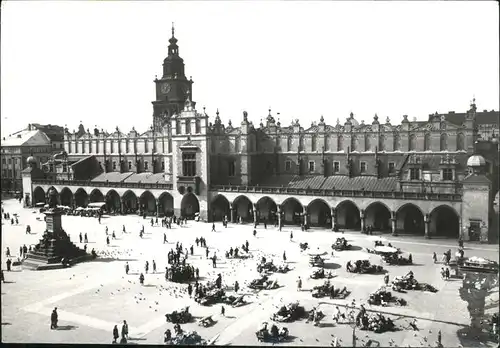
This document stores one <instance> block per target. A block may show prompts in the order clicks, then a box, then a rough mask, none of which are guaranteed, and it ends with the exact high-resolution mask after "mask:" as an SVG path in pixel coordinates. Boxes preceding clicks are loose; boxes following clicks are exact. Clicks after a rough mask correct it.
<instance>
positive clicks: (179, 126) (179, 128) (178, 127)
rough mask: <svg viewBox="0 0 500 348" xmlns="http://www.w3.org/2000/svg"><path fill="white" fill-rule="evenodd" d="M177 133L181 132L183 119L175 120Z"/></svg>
mask: <svg viewBox="0 0 500 348" xmlns="http://www.w3.org/2000/svg"><path fill="white" fill-rule="evenodd" d="M175 133H176V134H181V121H179V120H175Z"/></svg>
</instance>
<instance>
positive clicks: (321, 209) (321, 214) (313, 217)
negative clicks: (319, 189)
mask: <svg viewBox="0 0 500 348" xmlns="http://www.w3.org/2000/svg"><path fill="white" fill-rule="evenodd" d="M307 213H308V214H309V221H308V223H309V225H310V226H313V227H328V228H331V226H332V210H331V209H330V207H329V206H328V204H326V202H325V201H323V200H321V199H317V200H314V201H312V202H311V203H310V204H309V206H308V207H307Z"/></svg>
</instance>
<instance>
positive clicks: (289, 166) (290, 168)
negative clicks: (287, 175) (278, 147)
mask: <svg viewBox="0 0 500 348" xmlns="http://www.w3.org/2000/svg"><path fill="white" fill-rule="evenodd" d="M290 170H292V161H286V162H285V171H286V172H289V171H290Z"/></svg>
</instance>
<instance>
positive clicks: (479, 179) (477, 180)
mask: <svg viewBox="0 0 500 348" xmlns="http://www.w3.org/2000/svg"><path fill="white" fill-rule="evenodd" d="M462 183H464V184H488V185H491V181H490V179H488V178H487V177H486V175H481V174H471V175H469V176H467V177H466V178H465V179H464V180H463V181H462Z"/></svg>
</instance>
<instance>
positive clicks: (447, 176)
mask: <svg viewBox="0 0 500 348" xmlns="http://www.w3.org/2000/svg"><path fill="white" fill-rule="evenodd" d="M443 180H453V170H452V169H451V168H444V169H443Z"/></svg>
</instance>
